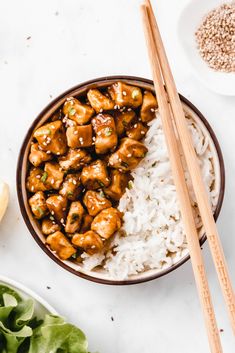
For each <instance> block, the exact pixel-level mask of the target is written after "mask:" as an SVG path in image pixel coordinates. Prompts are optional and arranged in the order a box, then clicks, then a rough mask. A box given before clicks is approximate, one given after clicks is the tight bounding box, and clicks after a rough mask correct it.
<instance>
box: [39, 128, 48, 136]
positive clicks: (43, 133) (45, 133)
mask: <svg viewBox="0 0 235 353" xmlns="http://www.w3.org/2000/svg"><path fill="white" fill-rule="evenodd" d="M50 134H51V130H50V129H45V130H41V131H38V132H37V135H39V136H42V135H50Z"/></svg>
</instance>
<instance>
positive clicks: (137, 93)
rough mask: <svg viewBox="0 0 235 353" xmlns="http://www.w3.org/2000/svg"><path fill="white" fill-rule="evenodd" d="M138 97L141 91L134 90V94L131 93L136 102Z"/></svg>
mask: <svg viewBox="0 0 235 353" xmlns="http://www.w3.org/2000/svg"><path fill="white" fill-rule="evenodd" d="M138 96H139V91H138V90H137V89H134V91H132V93H131V97H132V98H133V99H134V100H136V99H137V97H138Z"/></svg>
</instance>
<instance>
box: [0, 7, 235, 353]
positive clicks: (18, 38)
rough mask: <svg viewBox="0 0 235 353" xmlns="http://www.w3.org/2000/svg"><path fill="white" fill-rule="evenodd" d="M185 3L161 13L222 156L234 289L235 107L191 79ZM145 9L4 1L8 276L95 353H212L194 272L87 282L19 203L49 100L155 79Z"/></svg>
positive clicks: (4, 263) (1, 135)
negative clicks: (55, 256)
mask: <svg viewBox="0 0 235 353" xmlns="http://www.w3.org/2000/svg"><path fill="white" fill-rule="evenodd" d="M201 1H202V0H201ZM186 2H187V0H177V1H173V0H155V1H154V5H156V6H157V9H158V19H159V24H160V27H161V30H162V34H163V37H164V41H165V44H166V48H167V51H168V54H169V58H170V62H171V64H172V69H173V72H174V75H175V78H176V82H177V85H178V89H179V91H180V92H181V93H183V94H184V95H185V96H186V97H187V98H189V99H190V100H191V101H192V102H193V103H194V104H195V105H196V106H197V107H198V108H199V109H200V110H201V111H202V112H203V113H204V114H205V116H206V117H207V118H208V120H209V122H210V124H211V125H212V127H213V128H214V130H215V132H216V134H217V136H218V139H219V141H220V144H221V147H222V150H223V154H224V159H225V165H226V178H227V183H226V195H225V200H224V206H223V209H222V212H221V215H220V218H219V221H218V227H219V231H220V234H221V238H222V242H223V246H224V251H225V254H226V258H227V261H228V265H229V269H230V272H231V276H232V279H233V283H234V284H235V266H234V264H235V234H234V231H235V217H234V215H235V203H234V196H235V181H234V177H235V158H234V148H235V143H234V140H235V139H234V136H235V98H232V97H230V98H227V97H223V96H219V95H217V94H214V93H212V92H210V91H208V90H207V89H206V88H205V87H203V86H202V85H201V84H200V83H199V82H198V81H196V80H195V79H194V78H193V77H192V75H191V73H190V68H189V66H188V64H187V62H186V61H185V59H184V57H183V54H182V52H181V49H180V48H179V46H178V42H177V38H176V35H175V29H176V23H177V18H178V16H179V14H180V11H181V10H182V8H183V6H184V5H185V4H186ZM138 4H139V1H138V0H129V1H125V0H99V1H98V0H69V1H66V0H51V1H47V0H41V1H32V0H31V1H30V0H21V1H17V0H8V1H3V0H2V1H0V96H1V114H0V119H1V127H0V165H1V168H0V176H1V178H3V179H5V180H6V181H8V182H9V185H10V188H11V199H10V205H9V208H8V212H7V214H6V216H5V218H4V220H3V222H2V223H1V225H0V273H1V274H2V275H5V276H9V277H11V278H13V279H15V280H18V281H20V282H22V283H23V284H25V285H27V286H28V287H30V288H32V289H33V290H34V291H36V292H37V293H38V294H40V295H41V296H43V297H44V298H45V299H47V300H48V301H49V302H50V304H52V305H54V307H55V309H56V310H57V311H58V312H60V313H61V314H62V315H64V316H66V317H67V318H68V319H69V320H71V321H72V322H74V323H76V324H77V325H79V326H80V327H81V328H82V329H83V330H84V331H85V332H86V334H87V336H88V339H89V342H90V350H91V351H96V350H97V351H99V352H100V353H140V352H141V353H150V352H151V353H155V352H156V353H173V352H176V353H189V352H190V353H205V352H209V349H208V345H207V338H206V334H205V329H204V326H203V320H202V315H201V311H200V307H199V302H198V299H197V294H196V290H195V285H194V280H193V275H192V270H191V265H190V262H188V263H187V264H185V265H184V266H183V267H182V268H180V269H178V270H177V271H175V272H174V273H171V274H169V275H168V276H166V277H165V278H161V279H159V280H155V281H153V282H150V283H145V284H141V285H136V286H129V287H110V286H103V285H98V284H94V283H91V282H88V281H85V280H82V279H79V278H77V277H75V276H74V275H72V274H70V273H69V272H66V271H65V270H63V269H62V268H60V267H59V266H57V265H56V264H55V263H54V262H53V261H52V260H50V259H49V258H48V257H47V256H46V255H45V254H44V253H43V252H42V251H41V249H40V248H39V247H38V246H37V244H36V243H35V241H34V240H33V238H32V237H31V236H30V234H29V232H28V230H27V228H26V226H25V224H24V222H23V220H22V217H21V214H20V211H19V207H18V202H17V196H16V189H15V171H16V162H17V157H18V152H19V148H20V145H21V143H22V139H23V137H24V135H25V133H26V130H27V128H28V127H29V125H30V124H31V122H32V121H33V119H34V118H35V116H36V115H37V114H38V113H39V112H40V110H41V109H42V108H43V107H44V106H45V105H46V104H47V103H48V102H49V101H50V100H51V96H53V97H56V95H58V94H60V93H61V92H63V91H64V90H66V89H67V88H69V87H71V86H73V85H75V84H77V83H80V82H83V81H85V80H88V79H91V78H94V77H99V76H104V75H111V74H133V75H139V76H143V77H149V78H150V77H151V75H150V69H149V65H148V60H147V54H146V48H145V43H144V38H143V34H142V29H141V21H140V16H139V9H138ZM28 37H30V39H28V40H27V38H28ZM203 248H204V249H203V254H204V256H205V260H206V266H207V270H208V271H207V272H208V278H209V281H210V285H211V291H212V294H213V298H214V304H215V310H216V315H217V319H218V325H219V328H221V329H223V330H224V332H222V333H221V339H222V342H223V347H224V353H232V352H234V338H233V336H232V332H231V329H230V326H229V322H228V317H227V315H226V312H225V308H224V303H223V300H222V296H221V293H220V289H219V285H218V281H217V278H216V274H215V271H214V268H213V266H212V262H211V258H210V254H209V251H208V245H207V244H206V245H205V246H204V247H203ZM48 287H50V289H49V288H48ZM111 317H113V321H112V320H111Z"/></svg>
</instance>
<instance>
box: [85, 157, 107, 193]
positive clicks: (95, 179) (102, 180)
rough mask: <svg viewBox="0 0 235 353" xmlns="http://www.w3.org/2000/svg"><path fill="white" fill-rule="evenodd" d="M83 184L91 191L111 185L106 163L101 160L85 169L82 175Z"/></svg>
mask: <svg viewBox="0 0 235 353" xmlns="http://www.w3.org/2000/svg"><path fill="white" fill-rule="evenodd" d="M81 181H82V184H83V185H84V186H85V187H86V188H87V189H90V190H95V189H99V188H100V187H103V186H108V185H109V183H110V180H109V177H108V172H107V168H106V163H105V162H104V161H101V160H100V159H98V160H96V161H94V162H92V163H91V164H90V165H88V166H87V167H84V168H83V170H82V173H81Z"/></svg>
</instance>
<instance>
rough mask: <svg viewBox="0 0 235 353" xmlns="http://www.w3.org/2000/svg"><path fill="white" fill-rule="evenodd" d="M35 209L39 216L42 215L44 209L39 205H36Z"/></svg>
mask: <svg viewBox="0 0 235 353" xmlns="http://www.w3.org/2000/svg"><path fill="white" fill-rule="evenodd" d="M36 210H37V211H38V212H39V214H40V217H42V216H43V215H44V211H43V209H42V208H41V207H37V208H36Z"/></svg>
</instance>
